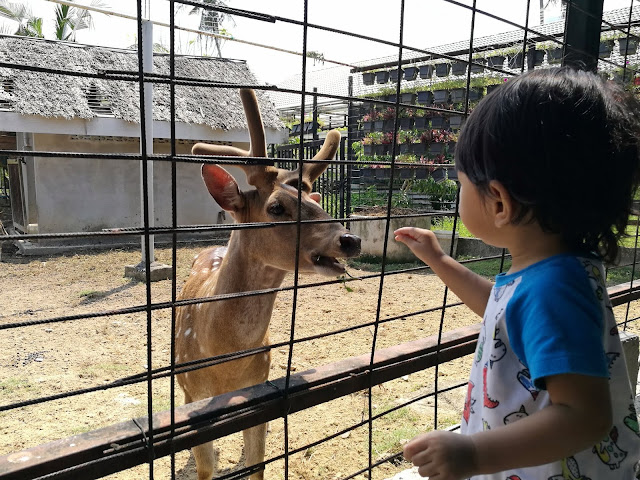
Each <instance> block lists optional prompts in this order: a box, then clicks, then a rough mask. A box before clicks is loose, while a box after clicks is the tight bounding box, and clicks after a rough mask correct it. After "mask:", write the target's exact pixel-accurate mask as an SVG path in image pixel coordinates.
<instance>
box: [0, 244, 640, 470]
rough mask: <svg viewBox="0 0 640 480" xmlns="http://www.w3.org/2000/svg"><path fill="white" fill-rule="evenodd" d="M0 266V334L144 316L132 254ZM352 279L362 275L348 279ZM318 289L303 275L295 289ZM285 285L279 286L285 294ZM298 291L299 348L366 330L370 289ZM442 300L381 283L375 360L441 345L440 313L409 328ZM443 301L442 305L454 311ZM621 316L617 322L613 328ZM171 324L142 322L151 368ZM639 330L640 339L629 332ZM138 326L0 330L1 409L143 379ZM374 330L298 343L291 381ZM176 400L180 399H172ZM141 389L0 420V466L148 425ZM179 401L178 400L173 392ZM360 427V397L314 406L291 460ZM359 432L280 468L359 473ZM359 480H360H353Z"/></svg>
mask: <svg viewBox="0 0 640 480" xmlns="http://www.w3.org/2000/svg"><path fill="white" fill-rule="evenodd" d="M204 246H205V245H203V244H199V245H197V246H188V247H181V248H179V249H178V261H177V265H178V268H177V279H178V280H177V285H178V288H180V287H181V286H182V284H183V282H184V280H185V279H186V277H187V275H188V269H189V266H190V264H191V259H192V258H193V256H194V254H196V253H197V252H198V251H199V250H201V249H202V248H204ZM156 256H157V259H158V261H160V262H162V263H167V264H169V263H171V251H170V249H165V248H158V249H156ZM2 260H3V261H2V263H0V307H1V309H0V324H13V323H19V322H28V321H31V320H35V319H49V318H54V317H58V316H64V315H72V314H73V315H75V314H82V313H89V312H104V311H109V310H111V309H118V308H122V307H128V306H136V305H144V304H145V301H146V287H145V284H144V283H140V282H137V281H132V280H130V279H128V278H124V276H123V273H124V266H125V265H127V264H136V263H138V262H139V260H140V252H139V251H133V250H112V251H103V252H82V253H78V254H67V255H56V256H49V257H20V256H15V255H13V256H9V257H6V256H4V257H3V259H2ZM349 272H350V274H351V275H353V276H354V277H359V276H363V275H369V274H371V272H368V271H363V270H358V269H355V268H350V269H349ZM323 280H326V278H324V277H317V276H314V275H305V276H302V277H301V284H302V285H304V284H308V283H314V282H317V281H323ZM292 282H293V276H292V275H288V276H287V278H286V279H285V285H290V284H292ZM348 287H349V288H346V287H345V285H343V284H341V283H337V284H333V285H328V286H323V287H314V288H307V289H300V290H299V292H298V297H297V311H296V314H295V319H296V322H295V337H296V338H305V337H309V336H311V335H316V334H320V333H330V332H334V331H336V330H339V329H341V328H344V327H347V326H354V325H359V324H362V323H366V322H370V321H372V320H374V319H375V316H376V310H377V304H378V292H379V288H380V278H378V277H376V278H372V279H366V280H355V281H352V282H350V283H348ZM151 293H152V300H153V301H154V302H164V301H170V300H171V281H170V280H165V281H161V282H157V283H154V284H153V285H152V288H151ZM443 293H444V287H443V285H442V283H441V282H440V281H439V280H438V279H437V277H435V276H433V275H429V274H420V273H402V274H397V275H389V276H385V278H384V282H383V288H382V297H381V311H380V317H381V318H387V317H390V316H396V315H407V316H406V317H404V318H402V319H401V320H397V321H393V322H389V323H385V324H383V325H382V326H381V327H380V329H379V334H378V339H377V347H378V348H384V347H388V346H391V345H395V344H399V343H402V342H406V341H411V340H415V339H416V338H420V337H424V336H428V335H432V334H435V333H437V331H438V326H439V321H440V313H439V312H435V313H429V314H419V315H410V314H411V313H412V312H416V311H419V310H424V309H427V308H429V307H436V306H439V305H441V304H442V299H443ZM292 300H293V293H292V292H282V293H280V294H279V296H278V298H277V301H276V304H275V309H274V313H273V318H272V322H271V339H272V342H274V343H275V342H280V341H287V340H288V339H289V335H290V324H291V318H292ZM455 300H456V299H455V297H452V296H451V295H449V301H455ZM623 314H624V312H623V311H622V312H621V313H620V315H623ZM170 319H171V311H170V310H168V309H167V310H156V311H154V312H153V314H152V339H151V340H152V346H153V367H154V368H157V367H160V366H164V365H167V364H169V361H170V360H169V348H170V338H171V326H170ZM478 321H479V319H478V318H477V317H475V316H474V315H473V314H472V313H470V311H468V310H467V309H466V307H462V306H460V307H453V308H449V309H447V311H446V314H445V318H444V330H445V331H447V330H452V329H455V328H458V327H461V326H465V325H471V324H474V323H477V322H478ZM637 323H638V322H636V325H637ZM635 328H636V329H637V327H635ZM146 334H147V318H146V313H144V312H143V313H126V314H119V315H109V316H101V317H97V318H89V319H81V320H69V321H64V322H57V323H48V324H42V325H32V326H22V327H20V328H11V329H4V330H0V345H2V348H1V349H0V405H7V404H11V403H15V402H19V401H23V400H27V399H31V398H37V397H40V396H46V395H52V394H57V393H61V392H67V391H72V390H77V389H81V388H85V387H92V386H96V385H105V384H108V383H110V382H112V381H114V380H116V379H118V378H121V377H125V376H129V375H133V374H137V373H141V372H144V371H145V369H146V368H147V356H146V355H147V354H146V352H147V347H146V345H147V337H146ZM372 338H373V329H372V328H370V327H364V328H359V329H356V330H354V331H351V332H349V333H340V334H333V335H329V336H327V337H325V338H322V339H316V340H311V341H306V342H302V343H300V344H297V345H296V347H295V348H294V353H293V368H294V369H295V370H296V371H302V370H306V369H309V368H313V367H316V366H320V365H324V364H327V363H330V362H333V361H337V360H340V359H344V358H347V357H350V356H354V355H359V354H362V353H368V352H370V350H371V344H372ZM287 356H288V348H286V347H285V348H277V349H275V350H274V351H273V352H272V359H273V360H272V366H271V374H270V378H272V379H273V378H278V377H282V376H284V374H285V369H286V362H287ZM469 364H470V359H469V358H462V359H458V360H455V361H452V362H448V363H447V364H445V365H442V366H441V368H440V370H439V379H438V382H439V387H440V388H446V387H447V386H449V385H455V384H458V383H460V382H464V381H465V380H466V377H467V375H468V367H467V365H469ZM434 382H435V379H434V371H433V369H430V370H427V371H424V372H420V373H416V374H412V375H410V376H408V377H405V378H401V379H397V380H395V381H392V382H388V383H386V384H384V385H382V386H378V387H375V388H374V390H373V398H372V403H373V406H374V414H375V413H378V412H383V411H385V410H388V409H389V408H391V407H393V406H395V405H398V404H400V403H402V402H405V401H407V400H409V399H411V398H415V397H419V396H420V395H423V394H425V393H428V392H431V391H433V388H434ZM176 388H178V387H176ZM146 389H147V385H146V383H142V384H137V385H133V386H127V387H120V388H116V389H109V390H105V391H100V392H95V393H90V394H85V395H80V396H74V397H71V398H67V399H64V400H57V401H52V402H48V403H44V404H39V405H34V406H27V407H23V408H18V409H12V410H8V411H3V412H0V419H1V420H0V438H1V440H0V454H6V453H11V452H14V451H17V450H20V449H24V448H28V447H32V446H35V445H39V444H41V443H44V442H48V441H51V440H55V439H58V438H64V437H67V436H70V435H73V434H78V433H82V432H87V431H90V430H93V429H96V428H100V427H103V426H107V425H111V424H114V423H118V422H122V421H125V420H129V419H131V418H134V417H139V416H145V415H146V412H147V405H146V402H147V392H146ZM170 395H171V392H170V391H169V381H168V380H166V379H163V380H159V381H156V382H155V383H154V385H153V409H154V411H162V410H167V409H168V408H169V406H170V400H169V398H170ZM463 395H464V391H463V389H456V390H453V391H452V392H449V393H446V394H440V395H439V397H438V402H437V410H438V426H439V427H446V426H450V425H453V424H456V423H458V419H459V416H460V412H461V408H462V402H463V398H462V397H463ZM175 398H176V402H177V403H178V404H181V403H182V394H181V392H180V391H179V390H178V391H176V392H175ZM367 416H368V393H367V392H366V391H365V392H359V393H357V394H352V395H348V396H345V397H343V398H340V399H338V400H335V401H332V402H329V403H327V404H323V405H320V406H317V407H313V408H310V409H307V410H304V411H302V412H299V413H296V414H294V415H291V416H290V417H289V435H288V436H289V450H292V449H295V448H298V447H301V446H305V445H308V444H309V443H311V442H314V441H316V440H318V439H321V438H324V437H325V436H327V435H330V434H333V433H335V432H338V431H340V430H342V429H345V428H347V427H349V426H351V425H354V424H356V423H358V422H360V421H362V420H363V419H366V418H367ZM433 424H434V401H433V399H432V398H429V399H427V400H422V401H420V402H418V403H416V404H413V405H412V406H411V407H409V408H403V409H400V410H397V411H395V412H393V413H391V414H389V415H386V416H383V417H381V418H380V419H377V420H375V422H374V423H373V443H372V444H373V459H374V461H375V460H377V459H379V458H383V457H385V456H388V455H390V454H392V453H395V452H398V451H400V448H401V444H402V443H403V442H404V441H406V440H408V439H410V438H412V437H413V436H414V435H415V434H417V433H419V432H421V431H424V430H429V429H431V428H433ZM283 428H284V422H283V420H282V419H280V420H277V421H273V422H271V424H270V432H269V434H268V437H267V457H268V458H270V457H275V456H278V455H280V454H282V453H284V451H285V449H286V446H285V443H284V431H283ZM368 438H369V434H368V429H367V427H361V428H357V429H355V430H353V431H351V432H349V433H347V434H344V435H341V436H339V437H337V438H336V439H333V440H330V441H327V442H325V443H322V444H320V445H319V446H316V447H313V448H308V449H306V450H304V451H303V452H301V453H299V454H296V455H293V456H291V457H290V460H289V478H291V479H304V480H311V479H313V480H326V479H333V478H341V477H344V476H347V475H349V474H351V473H353V472H355V471H357V470H359V469H361V468H364V467H366V465H367V463H368ZM216 448H217V449H218V451H219V465H218V466H219V469H220V471H221V472H228V471H229V470H230V469H233V468H236V467H237V466H238V464H239V462H240V461H241V449H242V441H241V436H240V434H235V435H232V436H230V437H227V438H224V439H221V440H219V441H217V442H216ZM408 467H409V465H408V464H407V463H403V462H398V464H396V465H392V464H389V463H385V464H383V465H382V466H380V467H378V468H376V469H374V472H373V478H375V479H384V478H389V477H391V476H393V475H394V474H395V473H396V472H398V471H400V470H403V469H405V468H408ZM154 475H155V478H160V479H164V478H170V462H169V459H168V458H162V459H159V460H157V461H156V462H155V464H154ZM176 477H177V478H178V479H187V478H195V465H194V461H193V457H192V456H191V455H190V453H189V451H183V452H179V453H178V454H177V455H176ZM108 478H114V479H116V478H117V479H127V480H129V479H145V478H148V466H146V465H142V466H139V467H136V468H133V469H130V470H127V471H124V472H121V473H119V474H115V475H112V476H110V477H108ZM266 478H267V479H270V480H271V479H282V478H284V463H283V461H276V462H274V463H272V464H270V465H268V467H267V470H266ZM356 478H359V479H364V478H366V477H365V476H364V475H359V476H358V477H356Z"/></svg>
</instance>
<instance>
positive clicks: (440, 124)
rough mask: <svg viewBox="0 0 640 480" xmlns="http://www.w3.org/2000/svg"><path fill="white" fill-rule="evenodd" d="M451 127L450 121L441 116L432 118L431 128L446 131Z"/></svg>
mask: <svg viewBox="0 0 640 480" xmlns="http://www.w3.org/2000/svg"><path fill="white" fill-rule="evenodd" d="M448 126H449V120H448V119H447V118H445V117H442V116H440V115H438V116H435V117H431V128H435V129H444V128H447V127H448Z"/></svg>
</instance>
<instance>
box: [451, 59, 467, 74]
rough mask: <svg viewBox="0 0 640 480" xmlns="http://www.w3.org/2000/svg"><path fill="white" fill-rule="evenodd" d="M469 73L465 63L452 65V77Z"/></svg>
mask: <svg viewBox="0 0 640 480" xmlns="http://www.w3.org/2000/svg"><path fill="white" fill-rule="evenodd" d="M465 73H467V64H466V63H465V62H453V63H452V64H451V75H464V74H465Z"/></svg>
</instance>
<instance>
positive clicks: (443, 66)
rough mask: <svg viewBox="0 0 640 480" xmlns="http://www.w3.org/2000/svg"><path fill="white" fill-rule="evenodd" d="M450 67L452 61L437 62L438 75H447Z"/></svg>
mask: <svg viewBox="0 0 640 480" xmlns="http://www.w3.org/2000/svg"><path fill="white" fill-rule="evenodd" d="M450 69H451V64H450V63H436V77H446V76H447V75H449V70H450Z"/></svg>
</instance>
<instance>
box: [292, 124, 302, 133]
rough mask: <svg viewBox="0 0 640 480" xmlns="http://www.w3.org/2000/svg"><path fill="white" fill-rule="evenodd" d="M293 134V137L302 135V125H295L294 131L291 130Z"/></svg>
mask: <svg viewBox="0 0 640 480" xmlns="http://www.w3.org/2000/svg"><path fill="white" fill-rule="evenodd" d="M291 133H292V134H293V135H298V134H299V133H300V124H299V123H296V124H295V125H293V129H292V130H291Z"/></svg>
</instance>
